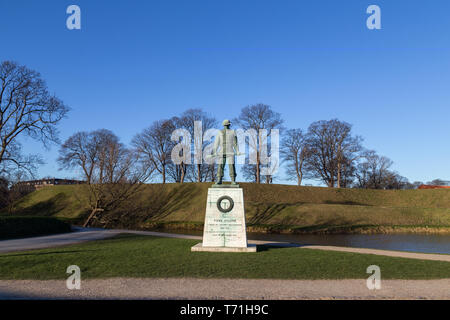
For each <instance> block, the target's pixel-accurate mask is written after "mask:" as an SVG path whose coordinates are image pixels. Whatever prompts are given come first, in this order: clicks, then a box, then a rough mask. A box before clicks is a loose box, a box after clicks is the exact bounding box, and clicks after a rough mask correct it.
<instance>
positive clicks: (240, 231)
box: [191, 185, 256, 252]
mask: <svg viewBox="0 0 450 320" xmlns="http://www.w3.org/2000/svg"><path fill="white" fill-rule="evenodd" d="M191 251H211V252H256V246H248V245H247V231H246V226H245V210H244V193H243V190H242V188H239V186H238V185H213V187H212V188H209V189H208V199H207V201H206V214H205V225H204V228H203V242H202V243H199V244H197V245H195V246H193V247H192V248H191Z"/></svg>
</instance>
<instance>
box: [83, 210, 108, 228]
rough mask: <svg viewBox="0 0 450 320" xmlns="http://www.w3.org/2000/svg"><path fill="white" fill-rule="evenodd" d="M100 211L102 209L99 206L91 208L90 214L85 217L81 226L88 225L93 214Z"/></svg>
mask: <svg viewBox="0 0 450 320" xmlns="http://www.w3.org/2000/svg"><path fill="white" fill-rule="evenodd" d="M102 211H104V210H103V209H100V208H95V209H92V211H91V214H90V215H89V217H88V218H87V219H86V221H85V222H84V224H83V228H86V227H87V226H88V224H89V222H90V221H91V219H92V218H93V217H94V216H95V214H96V213H97V212H102Z"/></svg>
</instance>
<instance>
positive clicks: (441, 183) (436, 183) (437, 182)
mask: <svg viewBox="0 0 450 320" xmlns="http://www.w3.org/2000/svg"><path fill="white" fill-rule="evenodd" d="M427 184H430V185H433V186H448V185H450V181H448V180H443V179H434V180H432V181H429V182H427Z"/></svg>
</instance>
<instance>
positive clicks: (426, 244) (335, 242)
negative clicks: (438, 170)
mask: <svg viewBox="0 0 450 320" xmlns="http://www.w3.org/2000/svg"><path fill="white" fill-rule="evenodd" d="M155 231H159V232H170V233H179V234H189V235H200V236H201V235H202V234H203V233H202V232H201V231H192V230H176V231H173V230H170V231H169V230H155ZM247 237H248V239H249V240H267V241H282V242H291V243H296V244H300V245H307V244H310V245H312V244H315V245H328V246H340V247H355V248H372V249H382V250H397V251H409V252H423V253H443V254H450V235H448V234H446V235H440V234H431V235H430V234H376V235H367V234H332V235H315V234H312V235H303V234H302V235H297V234H266V233H247Z"/></svg>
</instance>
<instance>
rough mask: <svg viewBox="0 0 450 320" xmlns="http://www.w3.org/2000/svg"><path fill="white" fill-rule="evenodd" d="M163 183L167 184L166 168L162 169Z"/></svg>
mask: <svg viewBox="0 0 450 320" xmlns="http://www.w3.org/2000/svg"><path fill="white" fill-rule="evenodd" d="M162 180H163V181H162V183H166V167H165V166H163V167H162Z"/></svg>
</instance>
